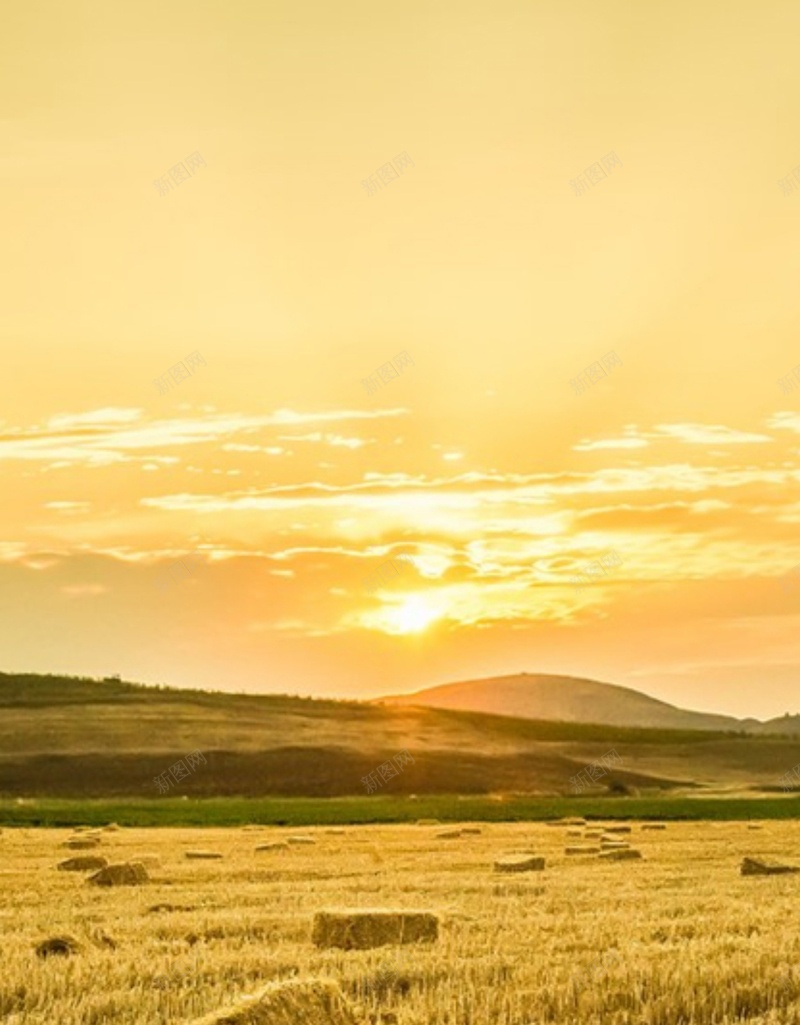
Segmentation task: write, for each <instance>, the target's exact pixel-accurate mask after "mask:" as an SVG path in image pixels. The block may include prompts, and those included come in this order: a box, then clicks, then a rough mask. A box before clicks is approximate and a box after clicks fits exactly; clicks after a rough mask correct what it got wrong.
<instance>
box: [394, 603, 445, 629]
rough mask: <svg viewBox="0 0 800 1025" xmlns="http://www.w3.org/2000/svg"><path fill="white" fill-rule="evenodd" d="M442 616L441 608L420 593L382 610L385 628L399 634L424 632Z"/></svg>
mask: <svg viewBox="0 0 800 1025" xmlns="http://www.w3.org/2000/svg"><path fill="white" fill-rule="evenodd" d="M441 616H442V612H441V609H438V608H435V607H434V606H433V605H431V603H430V602H429V601H427V600H426V599H425V598H423V597H421V596H420V595H411V596H410V597H408V598H406V599H404V600H403V601H402V602H401V603H400V604H399V605H391V606H389V607H387V608H384V609H382V610H381V620H382V623H383V625H384V629H387V630H388V631H389V632H390V633H397V634H415V633H422V631H423V630H426V629H427V628H428V627H429V626H430V625H431V623H433V622H435V620H437V619H441Z"/></svg>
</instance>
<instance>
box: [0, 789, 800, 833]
mask: <svg viewBox="0 0 800 1025" xmlns="http://www.w3.org/2000/svg"><path fill="white" fill-rule="evenodd" d="M568 815H582V816H584V817H585V818H587V819H593V818H594V819H641V820H647V819H660V820H664V821H698V820H714V821H718V822H726V821H747V820H750V819H796V818H800V799H798V798H797V797H789V798H786V797H781V798H718V797H715V798H699V797H692V798H686V797H669V796H665V797H620V798H613V797H606V798H586V799H583V798H580V797H575V798H558V797H553V798H508V799H503V800H495V799H492V798H485V797H467V798H460V797H459V798H455V797H452V796H450V795H446V794H445V795H434V796H428V797H420V798H419V799H418V800H413V801H412V800H409V799H408V798H405V797H392V796H375V797H336V798H302V797H300V798H271V797H270V798H266V797H265V798H207V799H199V800H191V799H190V800H185V801H184V800H181V799H176V798H169V797H164V798H159V799H146V800H145V799H136V800H125V799H120V800H106V799H99V800H86V801H82V800H66V799H50V798H41V799H26V800H25V801H24V803H22V804H19V803H17V801H15V800H0V825H2V826H62V827H67V826H76V825H97V826H99V825H104V824H106V823H108V822H117V823H119V825H121V826H164V827H178V826H207V827H211V826H244V825H247V824H249V823H259V824H262V825H273V826H311V825H320V826H329V825H356V824H369V823H401V822H416V820H417V819H422V818H437V819H440V820H441V821H442V822H448V821H452V822H459V821H462V822H463V821H475V822H523V821H528V822H537V821H539V822H541V821H547V820H552V819H559V818H562V817H564V816H568Z"/></svg>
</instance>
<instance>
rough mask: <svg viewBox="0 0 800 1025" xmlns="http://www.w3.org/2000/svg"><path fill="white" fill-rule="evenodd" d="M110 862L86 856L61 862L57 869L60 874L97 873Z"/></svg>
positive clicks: (95, 856) (89, 855)
mask: <svg viewBox="0 0 800 1025" xmlns="http://www.w3.org/2000/svg"><path fill="white" fill-rule="evenodd" d="M107 864H108V861H107V860H106V859H105V858H100V857H98V856H97V855H92V854H84V855H82V856H81V857H78V858H67V860H66V861H59V863H58V864H57V865H56V868H57V869H58V871H59V872H96V871H97V870H98V869H99V868H105V867H106V865H107Z"/></svg>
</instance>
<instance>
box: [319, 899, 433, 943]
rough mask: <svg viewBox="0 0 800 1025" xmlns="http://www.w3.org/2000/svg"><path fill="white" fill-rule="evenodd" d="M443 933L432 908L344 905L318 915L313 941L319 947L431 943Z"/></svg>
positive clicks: (320, 912)
mask: <svg viewBox="0 0 800 1025" xmlns="http://www.w3.org/2000/svg"><path fill="white" fill-rule="evenodd" d="M438 936H439V918H438V916H437V915H435V914H434V913H433V912H432V911H393V910H381V909H376V908H366V909H364V908H343V909H341V910H337V911H318V912H317V913H316V914H315V915H314V929H313V932H312V939H313V942H314V943H315V944H316V945H317V946H318V947H340V948H342V949H343V950H370V949H372V948H373V947H385V946H388V945H390V944H391V945H397V944H401V943H418V942H421V941H424V942H427V943H430V942H432V941H433V940H435V939H437V938H438Z"/></svg>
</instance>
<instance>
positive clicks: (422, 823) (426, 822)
mask: <svg viewBox="0 0 800 1025" xmlns="http://www.w3.org/2000/svg"><path fill="white" fill-rule="evenodd" d="M441 824H442V823H441V821H440V820H439V819H417V825H418V826H441Z"/></svg>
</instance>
